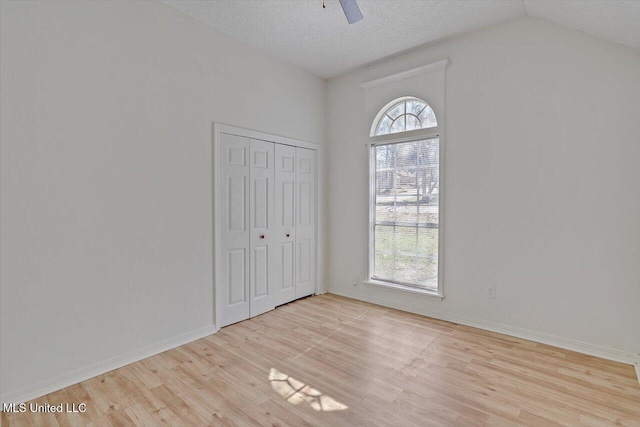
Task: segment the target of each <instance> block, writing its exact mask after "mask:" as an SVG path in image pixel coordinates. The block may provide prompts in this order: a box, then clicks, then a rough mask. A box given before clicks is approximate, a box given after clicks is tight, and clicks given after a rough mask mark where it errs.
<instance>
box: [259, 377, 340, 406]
mask: <svg viewBox="0 0 640 427" xmlns="http://www.w3.org/2000/svg"><path fill="white" fill-rule="evenodd" d="M269 382H270V383H271V388H272V389H274V390H275V391H276V392H277V393H278V394H279V395H280V396H281V397H282V398H283V399H284V400H286V401H287V402H289V403H292V404H294V405H300V404H304V405H306V406H308V407H310V408H311V409H313V410H316V411H324V412H330V411H344V410H346V409H348V406H347V405H344V404H342V403H340V402H338V401H337V400H335V399H334V398H333V397H331V396H327V395H325V394H322V393H321V392H319V391H318V390H316V389H313V388H311V387H309V386H308V385H307V384H305V383H303V382H302V381H298V380H296V379H295V378H291V377H290V376H289V375H287V374H283V373H282V372H280V371H278V370H277V369H274V368H271V372H269Z"/></svg>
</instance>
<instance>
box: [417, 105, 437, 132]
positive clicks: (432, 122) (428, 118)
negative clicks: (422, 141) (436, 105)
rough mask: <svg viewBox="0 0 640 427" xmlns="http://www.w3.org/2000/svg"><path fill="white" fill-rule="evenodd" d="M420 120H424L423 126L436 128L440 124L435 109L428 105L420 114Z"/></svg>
mask: <svg viewBox="0 0 640 427" xmlns="http://www.w3.org/2000/svg"><path fill="white" fill-rule="evenodd" d="M419 117H420V121H421V122H422V127H423V128H434V127H436V126H438V121H437V120H436V113H434V112H433V109H432V108H431V107H429V106H428V105H427V106H426V108H425V109H424V110H422V113H421V114H420V116H419Z"/></svg>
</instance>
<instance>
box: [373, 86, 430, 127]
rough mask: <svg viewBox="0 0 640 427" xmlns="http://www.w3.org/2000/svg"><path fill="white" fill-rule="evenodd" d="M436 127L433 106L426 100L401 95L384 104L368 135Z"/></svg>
mask: <svg viewBox="0 0 640 427" xmlns="http://www.w3.org/2000/svg"><path fill="white" fill-rule="evenodd" d="M435 127H438V120H437V119H436V113H435V112H434V111H433V108H431V106H429V104H427V102H426V101H424V100H422V99H420V98H416V97H413V96H403V97H402V98H398V99H394V100H393V101H391V102H389V103H388V104H387V105H385V106H384V107H383V108H382V109H381V110H380V112H379V113H378V115H377V116H376V118H375V120H374V121H373V124H372V125H371V133H370V136H379V135H388V134H392V133H398V132H406V131H412V130H416V129H429V128H435Z"/></svg>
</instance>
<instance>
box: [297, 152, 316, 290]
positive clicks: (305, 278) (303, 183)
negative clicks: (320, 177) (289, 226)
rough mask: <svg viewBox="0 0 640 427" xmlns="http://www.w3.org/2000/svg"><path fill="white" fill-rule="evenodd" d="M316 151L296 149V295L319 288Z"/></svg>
mask: <svg viewBox="0 0 640 427" xmlns="http://www.w3.org/2000/svg"><path fill="white" fill-rule="evenodd" d="M315 176H316V152H315V150H308V149H305V148H299V147H298V148H296V218H295V219H296V264H295V272H296V298H301V297H304V296H307V295H311V294H313V293H314V292H315V287H316V281H315V277H316V271H315V266H316V262H315V259H316V198H315V197H316V194H315V189H316V187H315V182H316V178H315Z"/></svg>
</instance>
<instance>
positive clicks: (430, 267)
mask: <svg viewBox="0 0 640 427" xmlns="http://www.w3.org/2000/svg"><path fill="white" fill-rule="evenodd" d="M418 284H419V285H421V286H424V287H426V288H429V289H437V288H438V229H437V228H421V229H419V230H418Z"/></svg>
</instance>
